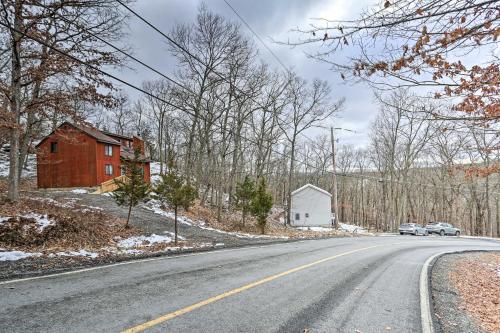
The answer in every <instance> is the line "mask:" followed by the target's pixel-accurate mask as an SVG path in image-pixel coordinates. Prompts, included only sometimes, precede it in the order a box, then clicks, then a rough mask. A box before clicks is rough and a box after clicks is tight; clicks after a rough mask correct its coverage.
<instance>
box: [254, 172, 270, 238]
mask: <svg viewBox="0 0 500 333" xmlns="http://www.w3.org/2000/svg"><path fill="white" fill-rule="evenodd" d="M272 206H273V197H272V196H271V194H270V193H268V192H267V184H266V180H265V178H264V177H262V178H260V181H259V185H258V187H257V190H256V191H255V194H254V197H253V199H252V203H251V212H252V215H253V216H255V217H256V218H257V224H258V225H259V227H260V232H261V233H262V234H264V232H265V228H266V222H267V216H268V215H269V211H270V210H271V207H272Z"/></svg>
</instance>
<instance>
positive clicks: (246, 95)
mask: <svg viewBox="0 0 500 333" xmlns="http://www.w3.org/2000/svg"><path fill="white" fill-rule="evenodd" d="M115 1H116V2H118V3H119V4H120V5H122V6H123V7H124V8H125V9H127V10H128V11H129V12H130V13H132V14H133V15H134V16H136V17H137V18H138V19H139V20H141V21H142V22H144V23H145V24H146V25H148V26H149V27H150V28H152V29H153V30H154V31H156V32H157V33H159V34H160V35H161V36H163V37H165V38H166V39H167V40H168V41H169V42H171V43H172V44H173V45H175V46H176V47H177V48H179V49H180V50H181V51H183V52H184V53H185V54H187V55H188V56H189V57H191V58H192V59H194V60H196V61H197V62H198V63H199V64H201V65H202V66H205V67H207V68H208V69H209V70H210V71H211V72H212V73H214V74H215V75H216V76H218V77H219V78H220V79H222V80H223V81H225V82H226V83H229V84H231V82H229V81H228V79H227V78H226V77H224V76H223V75H222V74H220V73H219V72H217V71H216V70H215V69H214V68H213V67H212V66H209V65H207V64H205V63H204V62H203V61H202V60H201V59H200V58H199V57H197V56H196V55H194V54H192V53H191V52H190V51H189V50H188V49H186V48H185V47H184V46H182V45H180V44H179V43H178V42H176V41H175V40H174V39H173V38H171V37H170V36H169V35H167V34H166V33H164V32H163V31H161V30H160V29H159V28H157V27H156V26H155V25H154V24H152V23H151V22H150V21H148V20H147V19H145V18H144V17H143V16H142V15H141V14H139V13H137V12H136V11H134V10H133V9H132V8H131V7H130V6H128V5H126V4H125V3H124V2H123V1H122V0H115ZM228 5H229V4H228ZM229 6H230V5H229ZM248 27H249V26H248ZM249 28H250V27H249ZM250 29H251V28H250ZM259 39H260V37H259ZM264 45H265V44H264ZM269 51H270V52H272V51H271V50H270V49H269ZM278 61H279V62H280V63H281V64H282V66H283V67H284V68H285V71H286V73H288V74H289V73H290V71H289V70H288V69H287V68H286V66H285V65H284V64H283V63H282V62H281V61H280V60H279V59H278ZM290 81H291V79H290V78H289V79H288V81H287V83H286V85H285V87H284V88H283V89H286V87H288V85H289V84H290ZM234 88H235V90H237V91H238V92H239V93H241V94H242V95H243V96H245V97H248V98H249V99H250V100H252V101H253V102H254V103H256V104H257V105H258V106H260V107H261V108H264V105H262V104H261V103H260V102H259V101H257V100H255V99H254V98H253V97H252V96H249V95H248V94H247V93H246V92H245V91H243V90H242V89H241V88H239V87H238V86H236V85H235V86H234ZM277 118H278V119H279V120H280V121H283V119H280V117H279V116H277ZM299 135H302V136H303V137H305V138H306V139H308V140H310V141H311V142H314V140H312V139H311V138H309V137H308V136H306V135H305V134H304V133H299Z"/></svg>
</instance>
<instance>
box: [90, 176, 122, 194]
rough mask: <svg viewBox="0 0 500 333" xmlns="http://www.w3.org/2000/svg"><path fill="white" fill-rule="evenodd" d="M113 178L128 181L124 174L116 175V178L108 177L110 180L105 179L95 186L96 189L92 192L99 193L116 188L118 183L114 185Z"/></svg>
mask: <svg viewBox="0 0 500 333" xmlns="http://www.w3.org/2000/svg"><path fill="white" fill-rule="evenodd" d="M115 180H119V181H122V182H128V181H130V179H129V178H128V177H127V176H125V175H121V176H118V177H116V178H113V179H110V180H107V181H105V182H103V183H101V185H99V186H98V187H97V191H95V192H94V194H101V193H106V192H111V191H114V190H116V189H117V188H118V185H116V182H115Z"/></svg>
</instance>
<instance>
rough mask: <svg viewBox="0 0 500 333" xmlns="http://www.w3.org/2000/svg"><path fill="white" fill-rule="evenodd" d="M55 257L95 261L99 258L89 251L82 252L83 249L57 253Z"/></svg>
mask: <svg viewBox="0 0 500 333" xmlns="http://www.w3.org/2000/svg"><path fill="white" fill-rule="evenodd" d="M55 255H56V256H61V257H89V258H92V259H95V258H97V257H98V256H99V254H98V253H95V252H89V251H87V250H83V249H82V250H79V251H67V252H57V253H56V254H55Z"/></svg>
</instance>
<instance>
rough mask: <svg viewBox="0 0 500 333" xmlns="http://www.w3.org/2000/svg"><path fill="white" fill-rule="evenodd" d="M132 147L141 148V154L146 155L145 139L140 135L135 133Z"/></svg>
mask: <svg viewBox="0 0 500 333" xmlns="http://www.w3.org/2000/svg"><path fill="white" fill-rule="evenodd" d="M132 147H133V148H134V150H135V149H137V148H139V150H140V152H141V154H142V155H144V141H143V140H142V139H141V138H140V137H138V136H135V135H134V141H133V142H132Z"/></svg>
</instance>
